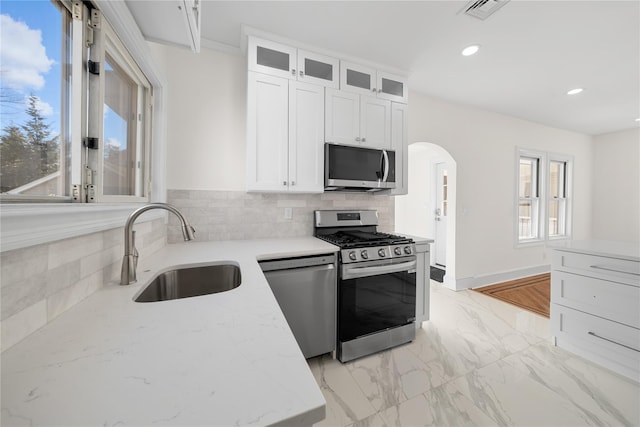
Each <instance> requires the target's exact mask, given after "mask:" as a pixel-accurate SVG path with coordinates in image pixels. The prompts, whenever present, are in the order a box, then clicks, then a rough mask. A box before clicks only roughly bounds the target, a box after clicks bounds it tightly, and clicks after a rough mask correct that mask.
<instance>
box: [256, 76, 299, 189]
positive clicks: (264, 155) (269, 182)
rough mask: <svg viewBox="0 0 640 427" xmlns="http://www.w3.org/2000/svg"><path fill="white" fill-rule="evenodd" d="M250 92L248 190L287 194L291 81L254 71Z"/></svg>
mask: <svg viewBox="0 0 640 427" xmlns="http://www.w3.org/2000/svg"><path fill="white" fill-rule="evenodd" d="M247 91H248V92H249V93H250V94H252V96H253V99H252V101H251V102H249V103H248V105H247V165H246V173H247V178H246V179H247V190H248V191H287V188H288V181H289V176H288V167H289V165H288V150H289V139H288V133H289V80H288V79H284V78H281V77H274V76H270V75H267V74H260V73H251V72H250V73H249V79H248V83H247Z"/></svg>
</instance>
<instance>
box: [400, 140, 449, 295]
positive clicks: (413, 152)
mask: <svg viewBox="0 0 640 427" xmlns="http://www.w3.org/2000/svg"><path fill="white" fill-rule="evenodd" d="M408 150H409V151H408V167H409V170H408V187H409V191H408V193H407V194H406V195H404V196H397V197H396V200H395V229H396V230H397V231H399V232H401V233H405V234H412V235H416V236H423V237H429V238H432V239H434V243H432V244H431V250H430V257H431V259H430V265H431V272H432V274H431V278H432V280H436V281H438V282H441V283H442V284H443V285H444V286H445V287H447V288H450V289H454V290H455V289H456V285H455V283H456V280H455V277H456V276H455V268H456V260H455V253H456V252H455V241H456V240H455V236H456V233H455V230H456V176H457V171H456V162H455V160H454V159H453V157H452V156H451V154H449V152H448V151H447V150H445V149H444V148H443V147H441V146H439V145H437V144H432V143H428V142H415V143H412V144H410V145H409V148H408Z"/></svg>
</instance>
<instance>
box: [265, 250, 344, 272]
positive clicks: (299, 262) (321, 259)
mask: <svg viewBox="0 0 640 427" xmlns="http://www.w3.org/2000/svg"><path fill="white" fill-rule="evenodd" d="M258 264H259V265H260V268H261V269H262V271H263V272H265V273H266V272H268V271H281V270H297V269H301V268H309V267H315V266H321V267H323V268H324V269H332V268H335V264H336V256H335V255H334V254H331V255H321V256H312V257H298V258H285V259H274V260H267V261H259V262H258Z"/></svg>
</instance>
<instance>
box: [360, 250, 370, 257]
mask: <svg viewBox="0 0 640 427" xmlns="http://www.w3.org/2000/svg"><path fill="white" fill-rule="evenodd" d="M360 256H361V257H362V259H368V258H369V254H368V253H367V251H366V249H365V250H362V251H361V252H360Z"/></svg>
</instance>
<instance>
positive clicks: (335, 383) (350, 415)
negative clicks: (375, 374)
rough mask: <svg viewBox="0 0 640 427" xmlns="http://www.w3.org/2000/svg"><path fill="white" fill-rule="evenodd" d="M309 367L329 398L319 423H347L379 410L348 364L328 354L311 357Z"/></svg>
mask: <svg viewBox="0 0 640 427" xmlns="http://www.w3.org/2000/svg"><path fill="white" fill-rule="evenodd" d="M309 366H310V368H311V372H312V373H313V375H314V377H315V379H316V382H317V383H318V385H319V386H320V390H321V391H322V394H323V396H324V399H325V400H326V401H327V415H326V418H325V419H324V421H322V422H320V423H318V424H316V426H344V425H348V424H352V423H354V422H356V421H360V420H363V419H366V418H367V417H369V416H371V415H374V414H375V413H376V410H375V409H374V408H373V406H372V405H371V403H370V402H369V400H368V399H367V397H366V396H365V394H364V393H363V392H362V390H361V389H360V387H358V385H357V383H356V381H355V380H354V379H353V377H352V376H351V375H350V373H349V371H348V369H347V366H346V365H343V364H342V363H340V362H339V361H337V360H335V359H332V358H331V357H329V356H328V355H325V356H320V357H316V358H313V359H310V360H309ZM365 425H366V424H365Z"/></svg>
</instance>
